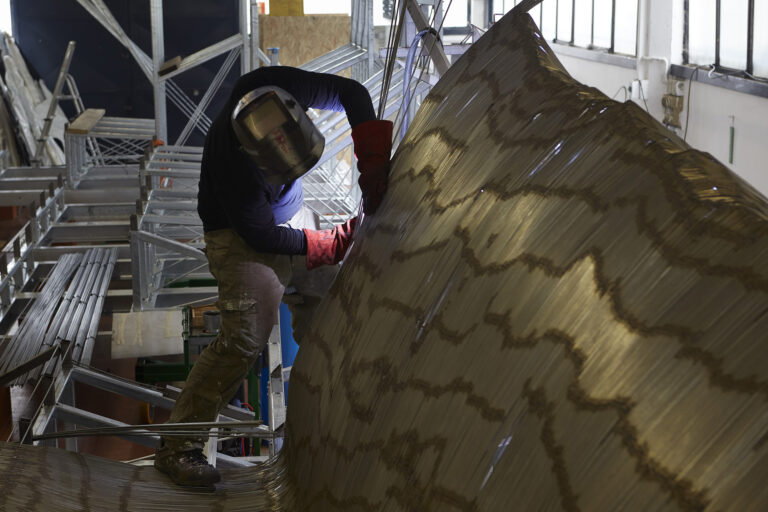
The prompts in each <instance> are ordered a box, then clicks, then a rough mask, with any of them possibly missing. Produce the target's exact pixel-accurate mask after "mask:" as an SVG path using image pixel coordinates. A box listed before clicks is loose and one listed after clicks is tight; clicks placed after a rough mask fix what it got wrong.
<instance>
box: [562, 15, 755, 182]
mask: <svg viewBox="0 0 768 512" xmlns="http://www.w3.org/2000/svg"><path fill="white" fill-rule="evenodd" d="M644 2H648V3H647V4H646V5H647V7H648V9H649V11H648V13H649V23H648V31H649V41H648V45H647V46H646V47H645V52H646V55H650V56H653V57H664V58H667V59H668V60H672V62H674V61H679V59H678V58H677V57H678V55H677V53H678V52H677V49H675V48H679V41H677V39H679V38H678V37H677V34H676V33H675V28H674V27H676V26H677V25H678V24H679V25H680V26H682V21H680V23H678V18H677V16H679V14H680V13H681V12H682V11H681V10H680V9H678V8H677V7H678V6H677V5H676V3H675V2H678V0H675V2H669V0H641V5H642V4H643V3H644ZM641 8H642V7H641ZM670 20H671V21H670ZM641 29H642V24H641ZM641 38H642V36H641V35H640V34H639V35H638V41H640V40H641ZM638 46H639V47H641V48H640V52H641V53H640V55H642V54H643V53H642V52H643V51H644V50H643V48H642V45H638ZM555 52H556V53H558V51H557V48H555ZM558 58H559V59H560V60H561V62H562V63H563V65H564V66H565V68H566V69H567V70H568V72H569V73H570V74H571V75H572V76H573V77H574V78H576V79H577V80H579V81H580V82H582V83H584V84H586V85H589V86H592V87H596V88H598V89H600V90H601V91H602V92H603V93H604V94H606V95H607V96H609V97H613V96H614V95H616V91H617V90H618V89H619V87H621V86H622V85H624V86H629V84H630V83H631V81H632V80H633V79H636V78H637V77H638V75H639V74H640V75H644V76H643V78H645V76H647V77H648V78H649V87H648V89H649V90H648V91H647V102H648V107H649V110H650V112H651V115H653V117H654V118H656V119H657V120H658V121H661V120H662V119H663V108H662V107H661V96H662V95H663V94H664V93H665V92H666V90H667V86H666V84H665V83H664V72H663V69H664V65H663V63H662V62H660V61H651V62H649V63H647V64H646V63H643V64H641V66H639V67H638V69H636V70H633V69H627V68H623V67H619V66H614V65H610V64H603V63H599V62H594V61H591V60H585V59H581V58H578V57H573V56H570V55H563V54H561V53H559V54H558ZM642 66H647V68H645V67H642ZM705 72H706V71H699V73H705ZM687 93H688V82H687V81H686V82H685V94H686V98H685V101H686V106H685V108H686V109H687V108H688V105H687V102H688V98H687ZM616 99H617V100H618V101H622V100H623V99H624V94H623V92H621V93H619V94H618V96H616ZM637 103H638V104H639V105H640V106H641V107H643V108H645V107H644V105H643V103H642V101H638V102H637ZM690 107H691V113H690V121H689V122H690V125H689V127H688V136H687V139H686V141H687V142H688V143H689V144H690V145H691V146H693V147H694V148H696V149H699V150H701V151H705V152H707V153H710V154H711V155H712V156H714V157H715V158H717V159H718V160H719V161H720V162H722V163H723V164H724V165H726V166H727V167H729V168H730V169H731V170H732V171H734V172H735V173H737V174H738V175H740V176H741V177H742V178H744V179H745V180H746V181H748V182H749V183H750V184H752V186H754V187H755V188H757V189H758V190H759V191H760V192H762V193H763V194H764V195H766V196H768V98H761V97H758V96H754V95H750V94H744V93H739V92H735V91H732V90H729V89H725V88H722V87H715V86H712V85H708V84H703V83H700V82H696V81H694V82H693V83H692V84H691V101H690ZM730 116H734V118H735V122H734V126H735V140H734V155H733V163H732V164H730V163H729V162H728V156H729V146H730V126H731V117H730ZM685 118H686V110H683V113H682V115H681V123H682V125H683V128H685ZM680 135H681V136H682V135H683V133H682V130H681V131H680Z"/></svg>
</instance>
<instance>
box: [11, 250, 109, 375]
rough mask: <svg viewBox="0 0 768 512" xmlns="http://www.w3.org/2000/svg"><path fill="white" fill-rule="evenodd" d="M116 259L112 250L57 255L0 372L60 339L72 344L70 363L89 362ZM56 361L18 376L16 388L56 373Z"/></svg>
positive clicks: (57, 359) (16, 364)
mask: <svg viewBox="0 0 768 512" xmlns="http://www.w3.org/2000/svg"><path fill="white" fill-rule="evenodd" d="M116 259H117V250H116V249H115V248H109V249H101V248H98V249H89V250H88V251H87V252H86V253H85V254H65V255H63V256H61V257H60V258H59V260H58V262H57V263H56V265H55V266H54V268H53V270H52V271H51V274H50V277H49V279H48V282H47V283H46V285H45V286H44V287H43V290H42V292H41V293H40V295H39V296H38V298H37V300H35V302H34V303H33V304H32V307H30V309H29V311H28V312H27V314H26V316H25V317H24V319H23V320H22V322H21V326H20V328H19V332H18V333H17V334H16V336H14V338H13V339H12V340H11V341H10V343H9V344H8V345H7V346H6V348H5V351H4V353H3V354H2V357H0V361H1V363H0V364H1V366H0V373H5V372H7V371H9V370H11V369H13V368H14V367H16V366H18V365H19V364H21V363H23V362H25V361H27V360H29V359H30V358H32V357H34V356H36V355H37V354H39V353H41V352H43V351H45V350H47V349H49V348H51V347H54V346H55V345H56V344H58V343H59V342H60V341H61V340H68V341H70V343H71V345H70V347H69V349H68V350H69V352H70V354H71V358H72V360H73V361H75V362H80V363H83V364H88V363H89V362H90V359H91V355H92V353H93V344H94V341H95V339H96V334H97V332H98V326H99V319H100V317H101V311H102V309H103V306H104V299H105V297H106V295H107V290H108V288H109V282H110V280H111V278H112V272H113V270H114V267H115V261H116ZM65 290H66V291H65ZM60 361H61V360H60V358H55V359H51V360H49V361H48V363H46V364H45V365H44V366H40V367H38V368H36V369H34V370H32V371H30V372H29V373H27V374H25V375H22V376H21V377H18V378H17V379H16V380H15V381H14V382H13V384H14V385H19V386H20V385H24V384H25V383H26V382H27V381H30V380H32V381H36V380H38V379H39V378H40V376H41V375H42V374H45V375H54V374H55V372H56V371H57V370H58V367H59V365H60V364H61V362H60Z"/></svg>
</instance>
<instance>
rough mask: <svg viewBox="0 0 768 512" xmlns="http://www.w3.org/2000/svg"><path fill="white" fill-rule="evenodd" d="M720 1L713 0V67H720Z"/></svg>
mask: <svg viewBox="0 0 768 512" xmlns="http://www.w3.org/2000/svg"><path fill="white" fill-rule="evenodd" d="M720 1H721V0H715V68H719V67H720Z"/></svg>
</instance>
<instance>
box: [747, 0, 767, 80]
mask: <svg viewBox="0 0 768 512" xmlns="http://www.w3.org/2000/svg"><path fill="white" fill-rule="evenodd" d="M766 29H768V27H764V30H766ZM754 59H755V0H748V4H747V70H746V71H747V73H748V74H749V75H752V72H753V71H754V69H755V61H754Z"/></svg>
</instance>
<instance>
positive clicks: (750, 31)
mask: <svg viewBox="0 0 768 512" xmlns="http://www.w3.org/2000/svg"><path fill="white" fill-rule="evenodd" d="M689 4H690V0H683V65H684V66H688V65H690V66H706V65H707V64H699V63H692V62H691V60H690V12H689V8H688V7H689ZM721 7H722V0H715V62H714V63H712V64H710V65H712V66H714V69H713V71H714V72H716V73H722V74H727V75H730V76H737V77H741V78H745V79H748V80H755V81H764V80H766V79H768V78H766V77H756V76H755V75H754V69H755V53H754V45H755V0H747V55H746V57H747V65H746V68H745V69H738V68H730V67H726V66H722V65H720V29H721V23H720V12H721Z"/></svg>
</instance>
